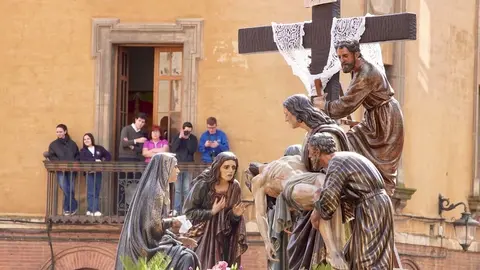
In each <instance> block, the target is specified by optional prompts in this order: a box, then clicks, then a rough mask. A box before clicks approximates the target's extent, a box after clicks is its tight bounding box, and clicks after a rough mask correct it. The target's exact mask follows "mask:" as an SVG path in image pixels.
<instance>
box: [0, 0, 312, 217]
mask: <svg viewBox="0 0 480 270" xmlns="http://www.w3.org/2000/svg"><path fill="white" fill-rule="evenodd" d="M309 14H310V11H309V10H307V9H305V8H303V6H302V3H298V7H296V8H292V3H291V2H290V1H287V0H282V1H274V2H272V1H256V3H255V5H249V4H246V3H243V2H241V1H220V0H218V1H212V0H210V1H177V2H171V1H159V0H155V1H154V0H143V1H135V2H132V1H126V0H122V1H88V2H86V1H61V0H53V1H21V2H19V1H14V0H7V1H1V2H0V25H2V42H0V58H1V59H2V61H1V62H2V64H1V65H0V90H1V91H0V92H1V94H2V98H1V99H0V100H1V101H0V102H1V106H0V114H1V115H2V116H3V117H4V118H3V119H4V121H5V127H6V128H4V129H0V138H1V140H2V141H4V142H5V143H4V146H3V151H1V154H0V162H1V163H2V166H0V168H1V169H0V179H1V181H0V213H4V214H8V213H9V214H16V213H18V214H32V215H42V214H44V211H45V210H44V209H45V202H46V185H45V179H46V173H45V170H44V168H43V164H42V159H43V157H42V152H43V151H45V150H46V149H47V147H48V144H49V143H50V142H51V141H52V140H54V139H55V126H56V125H57V124H58V123H65V124H67V126H68V127H69V129H70V133H71V135H72V137H73V138H74V140H75V141H76V142H77V144H79V145H80V143H81V136H82V135H83V133H85V132H89V131H92V130H93V128H94V126H93V121H94V113H93V109H94V92H93V89H94V86H93V82H94V77H93V76H94V60H92V58H91V55H90V45H91V20H92V18H97V17H113V18H119V19H120V20H121V22H174V21H175V19H177V18H204V19H205V32H204V42H205V43H204V52H205V58H204V59H203V60H202V61H201V62H200V65H199V96H198V108H199V113H198V121H199V123H202V126H200V125H199V126H198V127H197V132H200V130H201V129H204V125H203V122H204V119H205V118H206V117H208V116H210V115H214V116H217V118H218V120H219V126H220V128H221V129H223V130H224V131H226V132H227V134H228V136H229V139H230V141H231V147H232V149H233V150H234V151H235V152H236V153H237V154H238V156H239V158H240V160H241V164H242V166H243V165H245V164H246V163H247V162H249V161H250V160H261V161H268V160H271V159H274V158H276V157H277V156H279V155H281V154H282V153H283V149H284V148H285V147H286V146H287V145H289V144H293V143H297V142H299V141H300V140H301V138H302V136H303V132H301V131H291V130H290V129H289V128H288V126H287V125H286V124H285V123H284V120H283V112H282V106H281V102H282V100H283V99H284V98H285V97H287V96H288V95H290V94H294V93H297V92H300V93H302V92H304V90H303V88H302V84H301V83H300V81H299V80H298V79H297V78H296V77H293V76H291V72H290V68H289V67H288V66H287V65H286V64H285V63H284V60H283V59H282V57H281V56H280V55H279V54H276V53H271V54H265V55H258V56H239V55H237V53H236V46H237V43H236V41H237V31H238V28H241V27H247V26H255V25H261V24H269V23H270V22H271V21H272V20H277V19H278V20H282V19H283V21H290V22H294V21H298V20H305V19H308V18H309ZM254 95H256V96H255V98H254V97H253V96H254ZM240 119H241V120H243V121H239V120H240Z"/></svg>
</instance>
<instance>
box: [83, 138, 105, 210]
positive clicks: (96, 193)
mask: <svg viewBox="0 0 480 270" xmlns="http://www.w3.org/2000/svg"><path fill="white" fill-rule="evenodd" d="M111 160H112V156H111V155H110V153H109V152H108V151H107V149H105V148H104V147H103V146H101V145H96V144H95V138H94V137H93V135H92V133H86V134H85V135H83V148H82V150H80V161H94V162H102V161H111ZM86 178H87V204H88V206H87V216H96V217H99V216H101V215H102V212H100V205H99V197H100V189H101V188H102V173H101V172H89V173H87V174H86Z"/></svg>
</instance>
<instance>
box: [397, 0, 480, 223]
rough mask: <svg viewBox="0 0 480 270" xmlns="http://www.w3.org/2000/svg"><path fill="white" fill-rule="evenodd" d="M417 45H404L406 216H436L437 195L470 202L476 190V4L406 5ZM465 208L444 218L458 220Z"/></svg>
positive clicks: (428, 0) (434, 1) (423, 1)
mask: <svg viewBox="0 0 480 270" xmlns="http://www.w3.org/2000/svg"><path fill="white" fill-rule="evenodd" d="M407 10H408V11H409V12H414V13H416V14H417V22H418V24H417V27H418V31H417V33H418V40H417V41H414V42H407V43H406V55H407V58H406V75H405V77H406V89H405V90H406V91H405V92H406V93H405V104H404V106H403V111H404V115H405V119H406V127H405V131H406V138H405V147H404V159H403V160H404V163H403V166H404V171H405V183H406V185H407V186H408V187H413V188H416V189H417V192H416V193H415V195H414V196H413V198H412V200H411V201H409V203H408V205H407V207H406V209H405V211H406V212H409V213H415V214H417V215H423V216H436V215H437V201H438V199H437V198H438V194H439V193H442V194H443V195H445V196H446V197H449V198H450V199H451V200H452V201H453V202H458V201H463V202H467V197H468V195H469V194H470V192H471V190H472V184H471V183H472V179H473V169H472V157H473V150H474V144H473V105H474V103H473V97H474V90H475V86H474V61H475V53H474V52H475V33H476V26H475V15H476V10H475V1H462V4H461V5H459V4H455V3H454V2H452V1H447V0H441V1H439V0H420V1H418V0H415V1H413V0H411V1H407ZM460 211H463V209H461V207H459V209H458V210H456V211H454V212H453V213H447V214H446V216H447V217H448V218H450V217H456V218H458V217H460Z"/></svg>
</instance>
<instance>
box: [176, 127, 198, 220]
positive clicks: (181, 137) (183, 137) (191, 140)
mask: <svg viewBox="0 0 480 270" xmlns="http://www.w3.org/2000/svg"><path fill="white" fill-rule="evenodd" d="M192 129H193V125H192V123H190V122H185V123H183V126H182V131H180V133H179V134H178V135H177V136H175V137H174V138H173V139H172V145H171V146H170V151H172V153H175V154H176V156H177V160H178V162H182V163H183V162H193V161H194V157H193V155H194V154H195V151H197V147H198V139H197V137H196V136H195V135H193V134H192ZM191 180H192V174H191V173H190V172H188V171H182V172H180V174H179V175H178V178H177V181H176V182H175V199H174V202H175V211H177V213H178V214H180V213H182V206H183V201H184V199H185V197H187V194H188V191H189V190H190V181H191Z"/></svg>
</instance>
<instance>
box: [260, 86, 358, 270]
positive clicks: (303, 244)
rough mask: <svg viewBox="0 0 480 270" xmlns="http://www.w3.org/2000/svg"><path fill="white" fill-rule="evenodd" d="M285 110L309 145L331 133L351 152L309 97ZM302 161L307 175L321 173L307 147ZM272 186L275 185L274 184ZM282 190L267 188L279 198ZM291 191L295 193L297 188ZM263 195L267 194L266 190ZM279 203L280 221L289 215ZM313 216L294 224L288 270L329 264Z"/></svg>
mask: <svg viewBox="0 0 480 270" xmlns="http://www.w3.org/2000/svg"><path fill="white" fill-rule="evenodd" d="M283 107H284V113H285V121H286V122H288V123H289V124H290V126H291V127H292V128H302V129H304V130H305V131H307V135H306V141H307V140H308V137H309V136H311V135H312V134H315V133H317V132H328V133H330V134H332V136H333V137H334V138H336V140H337V143H338V148H339V149H342V150H348V148H349V147H348V143H347V138H346V136H345V133H344V131H343V130H342V129H341V128H340V127H339V126H338V125H337V124H336V122H335V121H334V120H332V119H331V118H330V117H329V116H327V115H326V114H325V113H323V112H322V111H321V110H319V109H317V108H315V107H314V106H313V104H312V103H311V101H310V99H309V98H308V97H307V96H305V95H294V96H291V97H289V98H287V99H286V100H285V101H284V104H283ZM300 160H301V161H302V163H303V166H304V167H305V170H306V171H307V172H320V170H321V168H318V167H313V166H311V164H310V161H309V159H308V149H307V148H306V145H304V147H303V151H302V157H301V158H300ZM300 182H301V181H300ZM262 183H263V184H265V183H267V181H264V182H260V183H257V187H255V191H258V190H261V189H262V186H263V184H262ZM270 183H271V184H274V182H270ZM295 183H296V184H298V183H299V182H295ZM306 184H307V185H314V183H312V182H308V181H307V182H306ZM280 186H281V185H280ZM280 186H277V187H280ZM285 187H287V186H285ZM292 187H293V186H292ZM285 189H286V188H285ZM280 190H283V188H280V189H278V190H274V189H268V188H267V191H268V192H269V193H270V195H271V196H274V195H275V194H278V192H280ZM289 190H293V188H292V189H289ZM263 192H265V191H264V190H263ZM289 194H294V193H293V191H292V192H289ZM256 196H259V197H261V198H264V197H265V196H260V195H258V194H257V195H256ZM281 197H282V196H280V198H281ZM285 197H287V198H285V200H286V201H287V202H288V201H290V202H292V204H294V203H293V202H295V201H298V198H297V199H295V198H292V199H289V198H288V196H285ZM290 197H291V196H290ZM260 200H261V201H262V202H263V200H265V199H260ZM262 202H256V204H261V203H262ZM276 203H277V205H276V206H275V209H276V210H275V216H276V217H277V216H279V215H280V214H282V212H283V213H285V211H278V210H279V206H281V205H283V204H278V198H277V202H276ZM258 207H259V208H260V209H259V210H258V211H260V212H261V213H262V214H263V215H264V214H265V211H266V210H265V208H264V207H263V206H262V205H258ZM262 207H263V208H262ZM299 208H300V207H299ZM345 212H348V211H345ZM311 214H312V210H311V209H308V208H305V209H302V211H301V213H299V214H298V218H297V219H296V220H295V222H294V224H293V231H292V234H291V235H290V239H289V243H288V247H287V254H288V258H289V262H288V269H292V270H296V269H301V268H305V269H310V267H311V266H313V265H316V264H320V263H322V262H324V261H325V257H326V254H325V244H324V239H323V238H322V235H321V234H320V233H319V232H318V231H317V228H314V227H312V225H311V223H310V216H311ZM351 216H352V215H350V217H351ZM259 220H260V222H259V223H260V224H259V226H260V227H262V229H263V230H268V223H267V224H266V223H265V222H264V221H265V220H262V219H261V218H260V219H259ZM343 220H344V221H348V216H345V217H344V219H343ZM265 226H266V227H265ZM264 232H265V231H264ZM264 236H265V238H264V240H265V241H266V242H267V243H268V242H269V241H270V239H268V236H267V234H266V233H264ZM267 249H269V247H267ZM339 268H340V267H339Z"/></svg>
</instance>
